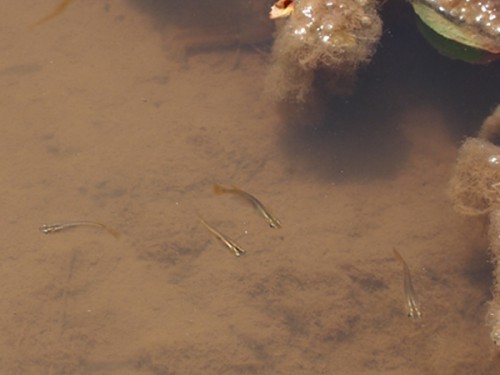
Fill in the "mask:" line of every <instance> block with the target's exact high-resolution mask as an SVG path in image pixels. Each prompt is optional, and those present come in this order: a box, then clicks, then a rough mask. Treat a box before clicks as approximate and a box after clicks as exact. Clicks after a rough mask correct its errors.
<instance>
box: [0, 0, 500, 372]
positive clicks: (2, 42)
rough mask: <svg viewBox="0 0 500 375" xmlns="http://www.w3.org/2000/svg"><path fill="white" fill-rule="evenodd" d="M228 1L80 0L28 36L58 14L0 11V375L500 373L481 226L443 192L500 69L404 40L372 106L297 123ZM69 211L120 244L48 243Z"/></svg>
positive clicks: (36, 5)
mask: <svg viewBox="0 0 500 375" xmlns="http://www.w3.org/2000/svg"><path fill="white" fill-rule="evenodd" d="M54 3H57V1H55V2H54ZM227 3H228V4H223V2H222V1H221V2H215V1H207V2H194V1H191V2H180V1H160V0H157V1H153V0H150V1H145V2H144V1H143V2H140V1H132V0H130V1H113V2H111V1H90V2H89V1H74V2H73V3H72V4H71V5H70V6H69V7H68V8H67V10H66V11H64V12H63V13H62V14H61V15H59V16H57V17H56V18H54V19H52V20H50V21H48V22H46V23H44V24H42V25H39V26H37V27H30V26H31V25H33V24H34V23H35V22H36V21H37V20H39V19H40V18H42V17H43V16H45V15H46V14H47V13H49V12H50V11H51V10H52V7H53V6H55V5H56V4H51V5H49V4H48V3H47V2H45V3H43V4H42V2H36V1H32V0H24V1H18V2H4V4H3V5H2V6H1V8H2V9H1V10H2V11H1V15H2V26H1V30H2V33H1V35H0V49H1V51H2V59H1V61H0V84H1V86H2V89H1V90H0V102H1V114H2V116H1V123H0V126H1V131H2V132H1V134H2V137H1V145H2V147H1V148H0V165H1V168H0V170H1V184H0V188H1V190H0V192H1V196H2V202H3V203H2V216H1V226H2V228H3V230H2V231H1V234H0V236H1V242H0V243H1V246H0V249H1V252H0V257H1V262H0V268H1V275H2V277H1V279H2V283H1V284H0V290H1V295H2V298H1V299H0V306H1V310H0V311H1V312H2V319H1V320H0V325H1V331H2V335H1V339H0V352H1V353H2V354H1V356H0V369H1V372H2V373H4V374H47V375H56V374H92V375H97V374H109V375H115V374H120V375H146V374H152V375H160V374H165V375H173V374H177V375H181V374H183V375H184V374H218V375H219V374H273V375H274V374H286V375H291V374H308V375H309V374H343V375H345V374H363V375H364V374H419V375H420V374H450V375H451V374H453V375H460V374H464V375H470V374H485V375H486V374H498V373H499V371H500V360H499V359H498V357H497V355H496V354H495V353H494V351H493V349H492V344H491V343H490V340H489V337H488V329H487V327H486V326H485V322H484V316H485V312H486V309H487V301H488V299H489V297H490V295H489V293H490V292H489V285H490V283H491V267H490V265H489V264H488V254H487V244H486V240H485V238H484V228H483V226H482V223H481V222H480V221H477V220H468V219H464V218H462V217H460V216H459V215H458V214H455V213H454V212H453V210H452V208H451V204H450V202H449V199H448V198H447V195H446V188H447V182H448V180H449V177H450V174H451V171H452V167H453V163H454V159H455V156H456V152H457V148H458V145H459V143H460V140H461V139H462V138H463V137H464V136H465V135H467V134H473V133H474V131H475V130H476V129H477V128H478V127H479V125H480V122H481V120H482V118H484V117H486V116H487V114H488V113H489V111H490V109H491V108H492V107H493V105H494V104H496V103H495V102H498V99H499V98H498V92H495V87H498V82H499V80H498V78H499V74H498V65H497V66H496V67H495V66H490V67H487V68H485V67H469V66H464V65H463V64H461V63H456V62H450V61H448V60H445V59H444V58H441V57H439V56H438V55H436V54H435V53H434V52H433V51H432V50H430V49H428V47H427V46H426V45H424V44H423V43H422V41H421V39H420V37H418V36H417V35H415V34H414V33H413V32H414V30H413V28H412V25H410V26H408V27H407V28H406V27H401V28H400V29H399V30H398V29H394V30H392V31H390V32H387V33H386V38H385V39H384V40H383V43H382V45H383V47H382V49H381V52H380V53H379V54H378V55H377V56H376V58H375V60H374V62H373V64H372V65H371V67H370V68H369V69H368V70H367V71H365V72H363V74H362V76H361V77H360V84H359V91H358V94H357V95H356V96H355V97H353V98H350V99H349V100H347V101H335V100H330V99H327V100H326V102H327V104H328V107H329V110H325V111H324V114H323V116H321V117H322V118H323V121H324V124H323V125H322V126H320V125H318V124H317V123H316V124H308V125H301V124H297V122H300V121H303V122H307V121H306V120H305V118H304V117H302V120H299V118H298V117H297V116H296V115H295V113H294V111H293V110H291V109H290V108H288V109H286V110H288V113H289V114H287V113H286V110H285V109H279V108H276V106H274V105H273V104H272V103H270V102H269V101H268V100H267V99H266V98H265V96H264V95H263V94H262V92H263V87H264V78H265V75H266V70H267V64H268V62H267V61H268V60H267V57H266V55H265V53H263V52H262V51H266V49H268V48H269V47H268V45H266V44H265V43H264V44H262V42H266V41H267V40H268V38H269V35H270V32H271V31H272V25H271V26H267V27H269V29H266V28H265V27H262V22H265V17H266V14H265V12H266V11H267V4H266V7H264V13H259V11H260V10H259V9H261V8H260V7H259V6H255V7H253V8H252V5H254V4H255V2H254V3H245V6H242V8H237V7H236V6H235V5H232V6H231V5H230V4H233V3H234V2H227ZM221 5H223V6H221ZM251 12H253V13H251ZM407 16H408V14H407ZM263 20H264V21H263ZM253 22H255V23H253ZM400 22H401V21H397V22H395V24H396V26H397V24H398V23H399V26H401V24H400ZM241 25H245V29H244V33H243V31H242V30H243V28H242V27H241ZM389 26H390V22H389ZM206 30H210V32H207V31H206ZM228 30H229V31H228ZM235 30H236V31H235ZM252 30H253V32H252ZM238 32H241V35H245V36H244V37H241V38H234V35H236V34H237V33H238ZM235 33H236V34H235ZM398 33H399V35H398ZM404 38H409V39H408V41H405V39H404ZM235 41H236V42H235ZM185 47H188V48H187V49H184V48H185ZM311 121H312V120H311ZM215 181H217V182H220V183H223V184H231V183H235V184H237V185H238V186H240V187H242V188H244V189H246V190H248V191H249V192H251V193H254V194H255V195H256V196H257V197H258V198H259V199H261V200H262V201H263V202H264V203H265V204H266V205H268V206H269V208H270V209H271V210H272V211H273V212H274V213H275V214H276V216H277V217H278V218H279V219H280V220H281V221H282V224H283V228H282V229H279V230H275V229H270V228H269V227H268V226H267V225H266V224H265V222H264V221H263V220H262V219H261V218H260V217H259V216H258V215H257V214H256V213H255V212H254V211H253V210H252V208H251V207H249V206H248V205H245V204H243V203H242V202H240V201H239V200H237V199H234V197H231V196H215V195H214V194H213V193H212V183H213V182H215ZM197 214H199V215H201V216H202V217H203V218H204V219H205V220H207V222H209V223H211V224H212V225H213V226H215V227H216V228H218V229H219V230H221V231H222V232H223V233H225V234H227V235H228V236H230V237H231V238H233V239H234V240H235V241H237V242H238V243H239V244H240V245H241V246H242V247H243V248H245V249H246V250H247V254H246V255H245V256H243V257H241V258H237V257H235V256H234V255H232V254H231V253H230V251H229V250H227V249H226V248H224V247H223V245H221V243H219V242H218V241H217V240H216V239H215V238H213V237H212V236H211V235H210V234H209V233H208V232H207V231H206V230H205V228H203V226H202V225H201V224H200V223H199V221H198V218H197ZM74 219H80V220H81V219H84V220H97V221H99V222H103V223H106V224H107V225H109V226H111V227H113V228H116V229H118V230H119V231H120V232H121V237H120V239H118V240H117V239H115V238H114V237H112V236H110V235H109V234H108V233H106V232H103V231H99V230H98V229H96V228H76V229H74V230H68V231H67V232H61V233H57V234H53V235H44V234H43V233H41V232H39V231H38V226H39V225H40V224H43V223H51V222H57V221H64V220H74ZM393 247H396V248H397V249H398V250H399V251H400V252H401V254H402V255H403V256H404V257H405V258H406V261H407V262H408V265H409V267H410V269H411V270H412V273H413V275H412V276H413V281H414V284H415V289H416V291H417V293H418V296H419V299H420V300H421V304H422V311H423V319H422V320H421V322H419V323H416V324H415V323H413V322H412V321H410V320H408V318H407V317H406V311H405V305H404V296H403V286H402V283H403V275H402V267H401V264H400V263H399V262H398V261H397V260H396V259H395V258H394V256H393V253H392V248H393Z"/></svg>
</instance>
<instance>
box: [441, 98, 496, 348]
mask: <svg viewBox="0 0 500 375" xmlns="http://www.w3.org/2000/svg"><path fill="white" fill-rule="evenodd" d="M498 134H500V106H498V107H497V109H496V110H495V112H494V113H493V114H492V115H491V116H490V117H488V118H487V119H486V121H485V122H484V124H483V126H482V129H481V131H480V132H479V137H478V138H469V139H467V140H466V141H465V142H464V144H463V145H462V146H461V148H460V152H459V155H458V160H457V164H456V167H455V172H454V175H453V178H452V179H451V186H450V192H451V197H452V199H453V203H454V206H455V208H456V209H457V210H458V211H459V212H461V213H463V214H466V215H483V214H486V215H488V218H489V222H490V226H489V230H488V236H489V241H490V250H491V255H492V258H493V262H492V263H493V264H494V265H495V271H494V276H495V282H494V286H493V300H492V301H491V303H490V306H489V309H488V316H487V323H488V325H489V326H490V327H491V339H492V341H493V342H494V343H495V344H496V345H497V346H498V347H500V147H499V146H497V145H496V144H494V143H493V141H494V140H495V139H498Z"/></svg>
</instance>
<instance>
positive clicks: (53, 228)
mask: <svg viewBox="0 0 500 375" xmlns="http://www.w3.org/2000/svg"><path fill="white" fill-rule="evenodd" d="M82 226H87V227H98V228H102V229H104V230H106V231H107V232H109V233H110V234H111V235H112V236H113V237H115V238H118V237H120V233H119V232H118V231H117V230H115V229H112V228H109V227H108V226H106V225H104V224H101V223H97V222H95V221H68V222H64V223H56V224H43V225H41V226H40V228H38V229H40V231H42V232H43V233H45V234H49V233H55V232H59V231H61V230H65V229H69V228H74V227H82Z"/></svg>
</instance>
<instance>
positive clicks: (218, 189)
mask: <svg viewBox="0 0 500 375" xmlns="http://www.w3.org/2000/svg"><path fill="white" fill-rule="evenodd" d="M214 193H215V194H224V193H227V189H226V188H225V187H223V186H220V185H219V184H218V183H214Z"/></svg>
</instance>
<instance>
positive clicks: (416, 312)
mask: <svg viewBox="0 0 500 375" xmlns="http://www.w3.org/2000/svg"><path fill="white" fill-rule="evenodd" d="M393 250H394V255H395V256H396V258H397V259H398V260H399V261H400V262H401V263H402V264H403V272H404V289H405V296H406V305H407V306H406V307H407V308H408V317H409V318H411V319H413V320H418V319H420V318H421V317H422V313H421V312H420V308H419V303H418V301H417V296H416V295H415V290H414V289H413V284H412V282H411V276H410V269H409V268H408V265H407V264H406V262H405V260H404V259H403V257H402V256H401V254H400V253H399V251H397V250H396V249H395V248H393Z"/></svg>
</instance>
